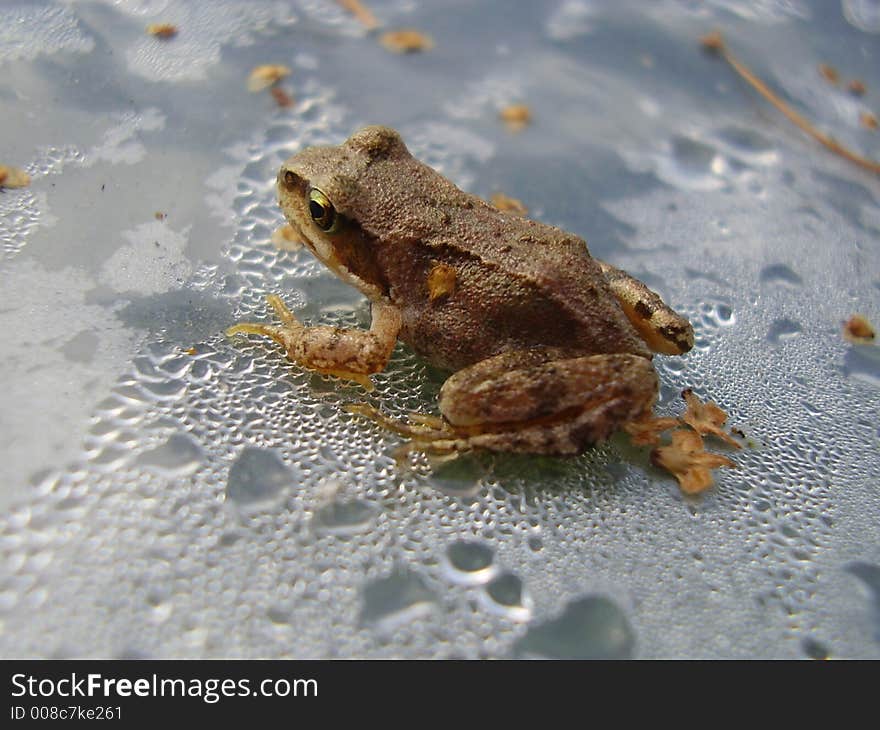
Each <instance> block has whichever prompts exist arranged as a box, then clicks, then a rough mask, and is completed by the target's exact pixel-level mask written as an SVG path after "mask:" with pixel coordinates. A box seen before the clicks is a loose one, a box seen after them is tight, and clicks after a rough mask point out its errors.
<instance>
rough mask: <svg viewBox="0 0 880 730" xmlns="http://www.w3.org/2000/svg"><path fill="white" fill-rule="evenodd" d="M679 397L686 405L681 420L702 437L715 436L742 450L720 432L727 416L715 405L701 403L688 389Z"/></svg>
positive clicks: (736, 443) (731, 439)
mask: <svg viewBox="0 0 880 730" xmlns="http://www.w3.org/2000/svg"><path fill="white" fill-rule="evenodd" d="M681 397H682V398H684V402H685V403H686V404H687V410H685V412H684V415H683V416H682V417H681V420H682V421H683V422H684V423H686V424H687V425H688V426H690V427H691V428H692V429H694V431H696V432H697V433H699V434H700V435H702V436H706V435H710V434H711V435H712V436H717V437H718V438H720V439H721V440H722V441H724V442H725V443H727V444H730V445H731V446H733V447H734V448H736V449H739V448H742V447H741V446H740V444H739V442H738V441H737V440H736V439H734V438H733V436H731V435H730V434H728V433H726V432H725V431H724V430H722V428H721V427H722V426H723V425H724V424H725V423H726V422H727V414H726V413H725V412H724V411H723V410H721V409H720V408H719V407H718V406H717V405H716V404H715V403H713V402H712V401H708V402H706V403H703V402H702V401H700V399H699V398H698V397H697V396H695V395H694V393H693V391H692V390H690V389H687V390H683V391H682V392H681Z"/></svg>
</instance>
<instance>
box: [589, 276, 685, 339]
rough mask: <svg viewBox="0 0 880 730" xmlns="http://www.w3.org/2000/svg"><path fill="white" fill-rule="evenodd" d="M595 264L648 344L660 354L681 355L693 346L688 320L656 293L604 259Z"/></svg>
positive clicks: (628, 317)
mask: <svg viewBox="0 0 880 730" xmlns="http://www.w3.org/2000/svg"><path fill="white" fill-rule="evenodd" d="M598 263H599V266H600V267H601V268H602V273H603V274H605V280H606V281H607V282H608V286H609V287H610V288H611V292H612V293H613V294H614V296H615V297H617V301H619V302H620V306H621V307H622V308H623V312H624V314H626V317H627V319H629V321H630V322H631V323H632V325H633V327H635V328H636V330H637V331H638V333H639V335H641V337H642V339H643V340H644V341H645V344H646V345H648V347H650V348H651V349H652V350H653V351H654V352H659V353H662V354H663V355H681V354H683V353H685V352H687V351H688V350H690V349H691V348H692V347H693V346H694V330H693V327H691V323H690V322H688V321H687V320H686V319H685V318H684V317H682V316H681V315H680V314H678V313H677V312H676V311H675V310H674V309H672V308H671V307H670V306H669V305H667V304H666V302H664V301H663V300H662V299H661V298H660V297H659V295H658V294H657V293H656V292H653V291H651V290H650V289H649V288H648V287H647V286H645V285H644V283H642V282H641V281H639V280H638V279H636V278H635V277H633V276H630V275H629V274H627V273H626V272H625V271H623V270H621V269H618V268H615V267H614V266H611V265H610V264H606V263H605V262H604V261H599V262H598Z"/></svg>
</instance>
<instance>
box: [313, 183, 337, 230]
mask: <svg viewBox="0 0 880 730" xmlns="http://www.w3.org/2000/svg"><path fill="white" fill-rule="evenodd" d="M309 215H311V216H312V220H313V221H315V223H316V224H317V226H318V228H320V229H321V230H322V231H325V232H327V233H332V232H333V231H335V230H336V225H337V222H338V221H337V217H336V209H335V208H334V207H333V203H331V202H330V199H329V198H328V197H327V196H326V195H324V193H322V192H321V191H320V190H318V188H312V189H311V190H309Z"/></svg>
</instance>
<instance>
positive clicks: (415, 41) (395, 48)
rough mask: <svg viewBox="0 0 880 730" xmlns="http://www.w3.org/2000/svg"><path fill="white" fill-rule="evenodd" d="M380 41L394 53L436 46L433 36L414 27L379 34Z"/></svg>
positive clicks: (428, 48)
mask: <svg viewBox="0 0 880 730" xmlns="http://www.w3.org/2000/svg"><path fill="white" fill-rule="evenodd" d="M379 43H381V44H382V45H383V46H384V47H385V48H386V49H387V50H389V51H391V52H393V53H417V52H418V51H430V50H431V49H432V48H433V47H434V40H433V38H431V36H429V35H427V34H425V33H422V32H421V31H420V30H415V29H413V28H401V29H400V30H389V31H387V32H385V33H383V34H382V35H380V36H379Z"/></svg>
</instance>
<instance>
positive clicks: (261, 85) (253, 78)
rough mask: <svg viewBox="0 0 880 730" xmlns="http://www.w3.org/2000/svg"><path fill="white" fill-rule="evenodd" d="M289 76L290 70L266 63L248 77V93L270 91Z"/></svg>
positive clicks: (279, 65)
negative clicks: (270, 88)
mask: <svg viewBox="0 0 880 730" xmlns="http://www.w3.org/2000/svg"><path fill="white" fill-rule="evenodd" d="M289 75H290V69H289V68H288V67H287V66H284V65H282V64H280V63H266V64H263V65H262V66H257V67H256V68H254V70H253V71H251V73H250V76H248V81H247V87H248V91H251V92H257V91H262V90H263V89H268V88H269V87H270V86H273V85H275V84H277V83H278V82H279V81H280V80H281V79H283V78H284V77H285V76H289Z"/></svg>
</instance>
